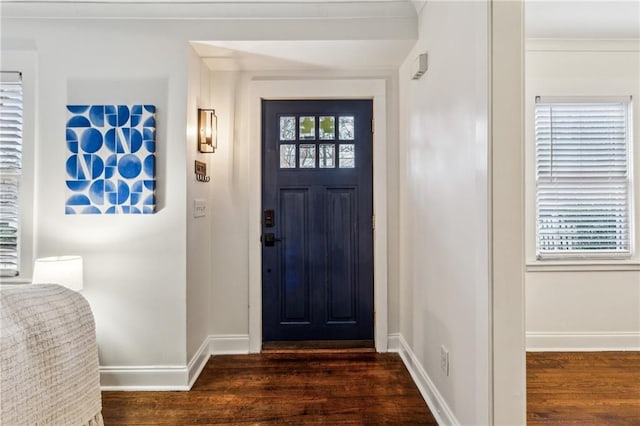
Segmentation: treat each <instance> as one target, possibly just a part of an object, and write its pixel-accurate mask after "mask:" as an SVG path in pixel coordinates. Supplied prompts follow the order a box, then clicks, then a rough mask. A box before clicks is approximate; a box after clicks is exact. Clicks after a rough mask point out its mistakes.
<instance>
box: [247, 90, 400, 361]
mask: <svg viewBox="0 0 640 426" xmlns="http://www.w3.org/2000/svg"><path fill="white" fill-rule="evenodd" d="M322 98H324V99H354V98H372V99H373V118H374V122H375V127H376V128H375V133H374V135H373V195H374V197H373V213H374V215H375V216H376V229H375V230H374V235H373V238H374V239H373V241H374V242H373V257H374V309H375V345H376V350H377V351H378V352H386V351H387V338H388V337H387V316H388V315H387V312H388V306H387V264H388V258H387V163H386V161H387V155H386V154H387V152H386V151H387V105H386V81H385V80H384V79H379V78H373V79H354V80H330V79H329V80H269V81H264V80H254V81H252V82H251V85H250V91H249V102H250V112H249V122H250V137H249V145H250V146H249V152H250V154H249V199H250V200H251V201H250V204H249V352H251V353H259V352H260V350H261V347H262V274H261V271H262V253H261V251H262V248H261V245H260V232H261V226H260V209H261V181H262V178H261V175H262V172H261V163H262V162H261V153H262V150H261V148H260V147H261V145H262V142H261V137H262V135H261V128H262V127H261V116H262V114H261V100H262V99H322Z"/></svg>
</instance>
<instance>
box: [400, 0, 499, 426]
mask: <svg viewBox="0 0 640 426" xmlns="http://www.w3.org/2000/svg"><path fill="white" fill-rule="evenodd" d="M420 16H421V20H420V36H419V40H418V42H417V44H416V46H415V48H414V49H413V51H412V52H411V54H410V55H409V56H408V58H407V60H406V61H405V62H404V64H403V65H402V66H401V67H400V72H399V82H400V117H401V121H400V182H399V184H400V200H399V201H400V243H399V246H400V269H399V274H400V333H401V335H402V337H403V338H404V340H405V341H406V344H407V346H408V347H409V349H410V351H412V352H413V355H414V359H415V360H416V362H417V363H419V364H420V366H419V368H418V369H420V368H422V369H423V370H424V372H425V373H426V375H427V376H428V378H429V379H430V381H431V382H432V384H433V386H434V387H435V388H436V389H437V392H439V394H440V396H441V400H440V401H439V402H440V403H443V404H444V405H446V406H447V407H448V408H446V407H439V408H441V409H442V411H443V412H442V413H440V414H439V415H440V416H442V417H441V419H443V421H444V422H449V421H454V422H455V421H457V422H460V423H461V424H487V423H488V422H489V416H490V413H489V412H490V410H489V406H490V378H489V353H490V346H489V329H490V324H489V317H490V312H489V291H490V288H489V285H490V283H489V272H488V265H489V252H488V250H489V240H488V223H489V216H488V211H489V207H488V206H489V200H488V194H487V188H488V172H489V171H488V152H489V145H488V130H487V129H488V126H489V123H488V117H489V111H488V105H489V98H488V93H489V74H488V58H489V50H488V45H489V38H488V37H489V33H488V31H489V26H488V22H489V8H488V4H487V3H486V2H427V3H426V5H425V6H424V8H423V9H422V12H421V15H420ZM422 52H428V54H429V69H428V71H427V73H426V74H425V75H424V76H423V77H422V78H421V79H420V80H417V81H413V80H411V79H410V69H411V65H412V62H413V61H414V59H415V58H416V56H417V55H418V54H419V53H422ZM440 345H444V346H445V347H446V348H447V349H448V350H449V354H450V368H451V373H450V376H449V377H447V376H446V375H445V374H444V373H443V372H442V370H441V368H440Z"/></svg>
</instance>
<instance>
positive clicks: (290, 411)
mask: <svg viewBox="0 0 640 426" xmlns="http://www.w3.org/2000/svg"><path fill="white" fill-rule="evenodd" d="M102 397H103V400H102V404H103V415H104V419H105V424H106V425H152V424H156V425H158V424H161V425H195V424H201V425H202V424H287V423H288V424H296V425H302V424H322V425H344V424H393V425H400V424H405V425H419V424H436V422H435V419H434V418H433V416H432V415H431V413H430V412H429V410H428V408H427V406H426V404H425V403H424V401H423V400H422V397H421V396H420V393H419V392H418V389H417V388H416V386H415V385H414V384H413V382H412V380H411V377H410V376H409V373H408V372H407V370H406V369H405V367H404V365H403V364H402V361H401V359H400V357H399V356H398V355H397V354H377V353H375V352H361V351H355V352H354V351H347V352H326V351H319V352H313V351H306V352H304V353H287V352H286V351H285V352H284V353H266V354H261V355H234V356H216V357H213V358H211V359H210V360H209V362H208V363H207V365H206V367H205V369H204V370H203V372H202V374H201V375H200V378H199V379H198V381H197V382H196V384H195V385H194V387H193V389H192V390H191V391H190V392H103V394H102ZM527 402H528V404H527V422H528V424H529V425H572V424H573V425H585V426H586V425H640V352H586V353H585V352H577V353H558V352H538V353H535V352H534V353H528V354H527Z"/></svg>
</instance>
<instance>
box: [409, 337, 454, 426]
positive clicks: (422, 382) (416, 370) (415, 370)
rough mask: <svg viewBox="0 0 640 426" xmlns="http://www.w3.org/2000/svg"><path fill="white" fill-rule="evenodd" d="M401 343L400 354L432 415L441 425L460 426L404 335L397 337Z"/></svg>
mask: <svg viewBox="0 0 640 426" xmlns="http://www.w3.org/2000/svg"><path fill="white" fill-rule="evenodd" d="M397 339H398V343H399V353H400V358H402V362H404V365H405V366H406V367H407V370H409V374H411V378H412V379H413V381H414V382H415V384H416V386H417V387H418V390H419V391H420V394H421V395H422V398H423V399H424V401H425V402H426V403H427V406H428V407H429V410H430V411H431V414H433V416H434V417H435V418H436V421H437V422H438V424H439V425H459V424H460V422H458V420H457V419H456V417H455V416H454V414H453V411H451V408H449V406H448V405H447V402H446V401H445V400H444V398H443V397H442V395H440V392H438V389H437V388H436V386H435V385H434V384H433V381H432V380H431V378H430V377H429V375H428V374H427V372H426V371H425V370H424V368H423V367H422V364H420V361H418V358H417V357H416V355H415V354H414V353H413V351H412V350H411V348H410V347H409V345H408V344H407V342H406V341H405V340H404V337H402V334H398V335H397Z"/></svg>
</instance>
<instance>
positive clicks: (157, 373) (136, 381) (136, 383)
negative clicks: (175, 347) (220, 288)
mask: <svg viewBox="0 0 640 426" xmlns="http://www.w3.org/2000/svg"><path fill="white" fill-rule="evenodd" d="M248 353H249V336H247V335H246V334H226V335H209V336H207V337H206V338H205V339H204V340H203V342H202V344H201V345H200V347H199V348H198V350H197V351H196V353H195V354H194V355H193V356H192V357H191V360H190V361H189V364H188V365H187V366H179V365H175V366H174V365H168V366H165V365H151V366H146V365H139V366H106V367H100V384H101V386H100V387H101V389H102V390H103V391H188V390H190V389H191V387H192V386H193V384H194V383H195V382H196V380H198V377H199V376H200V373H202V370H203V369H204V367H205V365H207V361H209V358H211V356H212V355H214V356H215V355H245V354H248Z"/></svg>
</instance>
